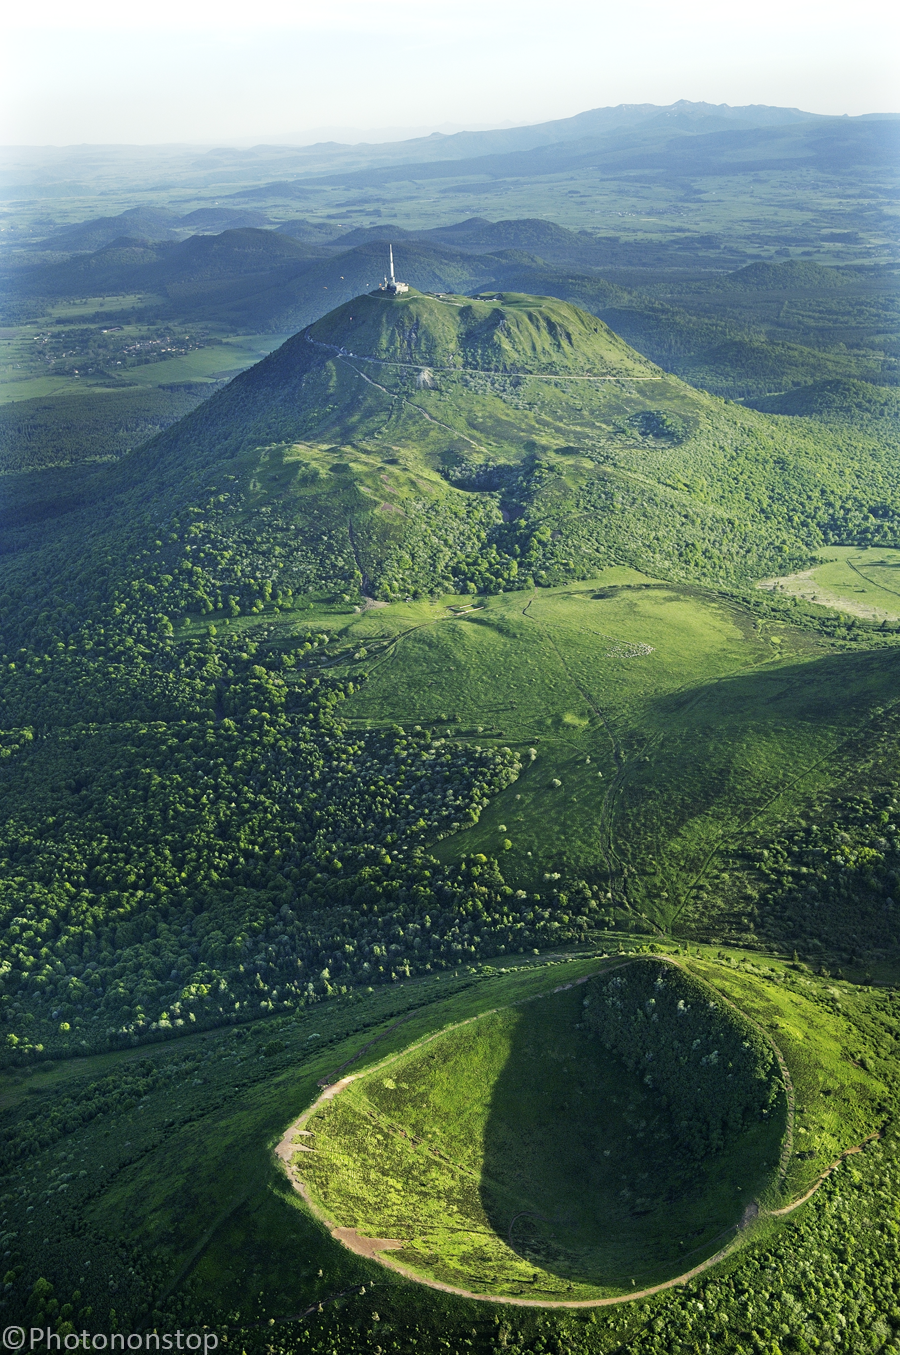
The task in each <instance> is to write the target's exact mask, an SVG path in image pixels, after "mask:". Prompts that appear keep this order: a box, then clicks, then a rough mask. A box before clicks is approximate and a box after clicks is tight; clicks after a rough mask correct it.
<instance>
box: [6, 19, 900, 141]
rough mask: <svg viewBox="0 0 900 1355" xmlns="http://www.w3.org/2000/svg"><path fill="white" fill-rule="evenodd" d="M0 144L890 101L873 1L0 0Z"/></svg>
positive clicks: (889, 58) (868, 108)
mask: <svg viewBox="0 0 900 1355" xmlns="http://www.w3.org/2000/svg"><path fill="white" fill-rule="evenodd" d="M4 3H5V15H6V17H5V19H4V28H5V30H6V31H5V41H4V44H3V49H4V56H3V59H2V60H3V66H2V68H0V80H2V85H3V94H2V96H0V97H2V100H3V103H2V105H0V140H2V141H3V142H5V143H7V144H8V143H10V142H13V143H28V144H56V145H61V144H68V145H71V144H73V143H76V142H85V141H88V142H144V143H146V142H171V141H195V142H198V141H199V142H233V141H236V140H240V141H243V142H246V141H254V140H265V139H267V138H275V137H277V138H279V139H285V138H289V137H297V138H298V139H302V137H303V134H304V133H305V132H307V131H308V129H310V128H320V127H323V126H349V127H357V128H362V129H365V128H385V127H426V126H437V125H440V124H444V123H452V124H455V125H465V126H471V125H481V126H485V125H487V126H496V125H500V124H506V125H509V124H519V123H528V122H540V121H543V120H545V119H548V118H557V117H568V116H570V115H571V114H573V113H578V112H581V111H583V110H584V109H588V108H597V107H601V106H603V105H608V104H617V103H644V102H647V103H658V104H666V103H671V102H673V101H674V100H675V99H679V98H684V99H701V100H707V101H709V102H711V103H730V104H745V103H767V104H786V105H789V106H797V107H801V108H805V109H808V110H810V111H812V112H817V113H851V114H853V113H866V112H886V111H897V110H900V88H898V86H900V61H898V56H897V53H898V50H900V41H898V39H900V31H898V30H900V22H898V19H897V18H896V17H894V16H895V15H896V14H897V13H900V7H898V6H896V4H890V3H888V0H877V2H876V0H855V3H853V4H852V5H851V4H847V3H846V0H817V2H816V3H812V0H753V3H752V4H750V3H748V0H743V3H741V0H737V2H735V0H679V2H678V3H675V0H617V3H615V4H613V3H610V0H591V2H590V3H586V2H585V0H542V2H541V3H535V2H534V0H450V2H449V3H445V4H443V5H429V4H423V3H422V0H415V3H414V2H413V0H385V2H384V3H375V0H320V3H315V4H312V3H309V0H255V2H254V3H252V4H248V3H247V0H215V3H213V2H212V0H152V2H151V3H144V4H134V3H132V4H128V3H123V2H122V0H40V3H34V0H31V3H27V0H18V3H17V4H16V5H15V9H16V11H17V12H16V13H13V4H12V3H11V0H4Z"/></svg>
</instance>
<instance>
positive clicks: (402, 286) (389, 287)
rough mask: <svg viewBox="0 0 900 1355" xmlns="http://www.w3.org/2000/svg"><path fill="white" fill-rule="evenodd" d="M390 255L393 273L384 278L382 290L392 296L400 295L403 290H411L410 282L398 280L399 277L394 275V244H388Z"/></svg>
mask: <svg viewBox="0 0 900 1355" xmlns="http://www.w3.org/2000/svg"><path fill="white" fill-rule="evenodd" d="M388 257H389V259H390V264H391V275H390V277H389V278H388V277H386V278H385V280H384V282H383V283H382V284H381V291H382V292H387V293H388V294H389V295H390V296H398V295H399V294H400V293H401V292H408V291H409V283H408V282H398V281H397V279H396V278H395V277H394V247H393V245H388Z"/></svg>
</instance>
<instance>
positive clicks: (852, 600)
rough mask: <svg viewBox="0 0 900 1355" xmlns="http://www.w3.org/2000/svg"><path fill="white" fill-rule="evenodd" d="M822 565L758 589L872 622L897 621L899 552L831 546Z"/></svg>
mask: <svg viewBox="0 0 900 1355" xmlns="http://www.w3.org/2000/svg"><path fill="white" fill-rule="evenodd" d="M820 558H821V563H820V564H817V565H814V566H813V568H812V569H807V570H804V571H803V572H802V573H800V574H787V575H785V577H784V578H782V579H765V580H762V581H761V582H760V583H759V584H758V585H757V586H758V587H759V588H765V589H768V590H770V591H777V592H780V593H787V594H790V595H791V596H793V597H799V598H804V599H806V600H807V601H809V602H815V603H819V604H821V605H822V606H823V607H831V608H833V609H835V610H836V611H840V612H848V613H849V614H850V615H851V616H864V617H867V618H870V619H872V620H875V621H882V622H886V621H890V622H895V621H900V551H898V550H891V549H890V548H883V549H879V548H878V547H869V548H868V549H867V550H866V549H861V548H860V547H858V546H832V547H830V549H828V550H826V551H822V552H821V557H820Z"/></svg>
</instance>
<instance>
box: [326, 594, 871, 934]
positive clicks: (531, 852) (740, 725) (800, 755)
mask: <svg viewBox="0 0 900 1355" xmlns="http://www.w3.org/2000/svg"><path fill="white" fill-rule="evenodd" d="M454 608H455V609H456V610H455V611H454V610H453V609H454ZM467 608H468V610H466V609H467ZM330 624H331V628H332V630H333V631H334V630H336V629H337V628H338V627H340V630H339V636H340V641H341V647H340V648H338V649H336V651H335V654H334V663H335V666H337V667H343V666H344V665H348V666H349V668H350V671H352V672H361V673H365V674H366V675H367V681H366V682H365V683H364V684H363V685H362V686H361V687H360V689H359V690H358V692H357V693H356V694H355V695H354V696H353V697H352V698H351V699H350V700H349V701H347V702H346V703H345V706H344V707H343V711H344V713H345V715H346V717H347V718H349V719H350V720H351V722H360V723H362V724H365V725H381V724H391V723H398V724H402V725H415V724H419V725H422V726H425V727H429V728H434V729H440V730H446V731H450V730H452V731H454V733H455V734H456V735H457V736H462V737H464V738H467V739H471V740H473V741H476V742H477V741H479V740H480V741H485V742H486V741H499V742H500V743H501V744H503V743H508V744H510V745H511V746H512V745H515V746H516V747H517V749H519V750H520V751H523V752H524V753H525V755H526V758H525V762H526V765H525V771H524V772H523V774H522V775H521V776H520V778H519V780H518V781H517V782H516V783H515V785H513V786H511V787H510V788H509V789H507V790H506V791H504V792H503V793H502V794H501V795H499V796H498V797H496V799H494V800H492V801H491V803H490V804H489V805H488V806H486V807H485V808H484V811H483V812H482V814H481V816H480V818H479V820H478V822H477V823H475V824H463V823H461V824H460V825H459V828H458V830H457V831H456V832H455V833H453V835H452V836H450V837H448V838H446V839H445V840H444V841H442V842H440V843H438V844H437V845H436V851H437V854H438V855H439V856H440V857H441V858H442V859H446V860H449V859H453V858H456V857H458V856H459V855H460V854H462V853H468V852H484V853H489V852H490V853H495V854H496V853H500V854H501V856H502V863H503V870H504V874H505V875H506V876H507V878H508V879H509V881H510V883H512V884H514V885H516V886H521V887H530V888H533V889H537V890H540V888H541V884H542V883H543V882H544V880H545V877H548V876H549V877H553V876H554V875H555V874H556V873H557V872H564V871H567V870H568V872H569V873H570V874H571V872H572V871H573V870H575V868H576V866H577V871H576V873H577V874H579V875H581V876H582V877H584V878H587V879H588V880H589V881H592V882H594V883H606V884H607V885H608V892H609V894H610V896H611V897H610V903H611V904H616V905H623V904H624V905H627V906H628V907H630V908H631V909H632V911H635V912H637V913H639V914H643V915H645V916H646V917H647V918H649V919H652V921H653V922H654V923H656V924H657V925H659V926H661V927H663V928H667V927H669V926H672V925H673V924H677V919H678V916H679V912H680V911H681V909H682V908H683V907H684V906H685V904H686V903H687V902H688V901H689V900H690V899H691V898H693V897H695V896H696V895H697V893H698V892H699V891H701V890H703V889H704V888H705V887H706V880H707V877H708V875H709V872H710V870H711V869H712V868H713V867H714V866H715V864H716V862H717V861H719V859H720V857H721V854H722V853H723V852H729V851H734V850H735V848H736V847H737V846H739V845H740V843H741V841H742V838H743V835H745V834H746V833H747V832H749V831H750V830H751V829H752V830H753V831H758V830H759V828H760V827H762V826H764V825H765V823H766V822H767V821H768V820H769V819H771V818H773V817H774V818H777V817H778V816H782V815H784V814H786V813H788V812H791V811H793V810H795V809H796V808H797V807H798V805H800V804H802V803H803V802H804V799H805V797H808V796H809V795H811V794H812V793H813V792H815V791H816V790H818V789H820V788H822V787H827V786H829V785H831V784H833V783H834V782H835V781H836V780H837V779H839V778H840V777H841V776H842V775H843V774H844V770H845V769H844V761H843V753H842V750H843V749H844V747H845V745H847V744H848V741H849V740H852V739H855V738H857V737H859V736H862V737H865V732H866V730H867V728H868V725H869V723H870V721H871V719H872V718H873V712H874V711H875V710H882V709H883V708H884V707H886V706H889V705H892V704H893V703H894V701H895V700H896V695H895V688H896V673H895V669H896V659H895V658H894V656H893V655H892V654H891V653H865V654H849V653H834V652H829V650H828V648H827V647H826V645H824V644H821V643H820V642H819V641H818V640H817V639H815V638H814V637H811V636H810V635H808V634H806V633H803V632H800V631H793V630H791V629H790V628H789V627H787V626H784V625H782V624H778V623H770V622H766V621H761V620H758V619H757V618H755V617H754V616H753V615H752V614H751V613H750V612H749V611H747V610H745V609H743V608H741V607H739V606H737V605H734V604H732V603H730V602H728V601H726V600H723V599H721V598H717V597H715V596H714V595H712V594H711V593H708V592H706V591H704V590H701V589H697V588H690V587H680V586H675V585H671V584H664V583H660V582H658V581H653V580H651V579H648V578H646V577H645V576H642V575H640V574H638V573H636V572H635V571H629V570H624V569H613V570H608V571H605V572H604V573H603V574H601V575H600V576H598V577H597V578H596V579H593V580H588V581H584V582H581V583H577V584H572V585H569V586H567V587H564V588H554V589H540V590H537V591H536V592H520V593H510V594H504V595H501V596H499V597H490V598H486V599H479V600H478V601H477V602H474V603H473V600H472V599H463V598H456V599H452V600H450V599H444V600H442V601H441V603H430V602H418V603H409V604H392V605H391V606H390V607H389V608H379V609H372V610H369V611H367V612H365V613H362V614H359V615H348V616H344V617H342V618H340V619H338V618H333V617H332V618H330ZM343 642H346V643H345V644H344V643H343ZM363 651H364V656H363V657H362V658H360V659H358V660H357V661H356V662H354V661H353V655H354V654H360V653H361V652H363ZM529 749H534V750H535V756H534V758H533V760H532V759H531V754H530V753H529V752H528V750H529Z"/></svg>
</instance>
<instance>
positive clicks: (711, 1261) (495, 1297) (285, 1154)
mask: <svg viewBox="0 0 900 1355" xmlns="http://www.w3.org/2000/svg"><path fill="white" fill-rule="evenodd" d="M653 958H654V959H657V960H659V961H660V962H661V963H664V964H670V965H673V966H674V967H675V968H677V969H681V970H684V971H685V972H686V973H689V974H690V973H691V971H690V970H689V969H687V967H686V966H684V965H682V964H680V963H679V962H678V961H677V960H674V959H672V958H671V957H670V956H667V955H658V956H654V957H653ZM633 963H634V961H633V960H622V961H619V962H618V963H616V964H613V965H605V966H603V968H601V969H598V970H596V971H595V972H594V973H592V974H585V975H584V976H583V977H581V978H579V979H574V980H573V981H572V982H571V983H563V984H560V985H559V986H558V987H557V988H554V989H552V990H551V991H552V993H561V992H565V991H567V990H568V989H570V988H575V987H577V986H579V985H581V984H583V983H587V982H588V981H589V980H590V979H592V978H597V977H598V976H599V975H601V974H610V973H612V972H613V971H614V970H616V969H623V968H625V967H626V966H627V965H629V964H633ZM700 979H701V982H703V983H705V984H707V986H708V987H710V988H712V989H713V991H714V992H715V993H716V994H717V995H718V996H719V998H720V999H721V1000H722V1001H723V1002H725V1003H727V1005H728V1006H730V1007H731V1008H732V1009H733V1010H735V1011H737V1012H738V1013H739V1014H740V1015H741V1016H742V1017H743V1018H744V1020H747V1021H749V1022H750V1024H751V1025H752V1026H753V1027H754V1028H755V1029H756V1030H758V1031H759V1032H760V1034H761V1035H762V1036H763V1038H764V1039H765V1040H766V1042H767V1043H768V1044H769V1045H770V1046H771V1048H772V1050H773V1051H774V1053H775V1056H776V1058H777V1060H778V1066H779V1069H780V1071H781V1075H782V1078H783V1079H784V1087H785V1094H786V1096H787V1101H788V1115H787V1124H786V1129H785V1140H784V1146H783V1148H782V1154H781V1160H780V1162H779V1167H778V1176H777V1180H778V1181H779V1182H780V1181H782V1180H783V1179H784V1174H785V1172H786V1170H787V1165H788V1162H789V1160H790V1156H791V1153H792V1144H793V1118H794V1087H793V1083H792V1081H791V1077H790V1073H789V1072H788V1068H787V1064H786V1063H785V1061H784V1056H783V1055H782V1053H781V1050H780V1049H779V1047H778V1045H777V1044H776V1042H775V1040H773V1038H772V1037H771V1035H769V1033H768V1031H766V1030H765V1029H764V1028H763V1027H762V1026H761V1025H759V1023H758V1022H757V1021H754V1020H753V1018H752V1017H750V1016H748V1015H747V1013H746V1012H744V1011H743V1010H742V1009H741V1008H740V1007H738V1006H737V1005H736V1003H734V1002H732V1001H731V999H730V998H728V997H726V996H725V994H724V993H722V991H721V990H720V989H719V988H717V987H716V985H715V984H714V983H711V982H710V981H709V980H708V979H707V978H706V977H705V976H700ZM546 996H548V994H547V993H535V994H532V996H531V997H527V998H520V999H519V1000H518V1001H517V1002H514V1003H510V1004H509V1005H510V1006H518V1005H520V1004H521V1003H524V1002H534V1001H537V1000H539V999H541V998H543V997H546ZM495 1010H497V1009H496V1008H490V1009H488V1010H487V1011H484V1012H480V1013H479V1014H478V1015H477V1016H472V1017H469V1018H468V1019H467V1020H465V1021H459V1022H455V1023H454V1024H452V1025H450V1026H445V1027H443V1028H442V1029H441V1030H439V1031H435V1032H433V1033H432V1034H431V1035H428V1036H426V1037H425V1038H424V1039H422V1040H419V1041H417V1042H415V1043H414V1044H412V1045H410V1046H409V1049H404V1050H400V1051H399V1052H398V1053H396V1054H393V1055H390V1056H389V1057H388V1058H387V1059H385V1060H384V1061H383V1062H382V1063H381V1064H376V1065H374V1066H373V1067H372V1068H368V1069H366V1071H365V1073H357V1074H351V1075H350V1076H349V1077H344V1078H341V1079H339V1080H338V1081H336V1082H327V1080H326V1079H323V1080H322V1082H320V1083H319V1085H320V1086H323V1083H324V1084H326V1085H324V1090H323V1091H322V1093H321V1095H320V1096H319V1097H317V1098H316V1100H315V1101H314V1102H313V1103H312V1105H311V1106H309V1107H307V1109H306V1110H305V1111H303V1113H302V1114H301V1115H300V1116H299V1117H298V1119H296V1120H295V1121H294V1123H293V1124H291V1125H290V1126H289V1128H288V1129H287V1130H286V1132H285V1133H284V1135H283V1136H282V1138H281V1140H280V1142H279V1143H278V1144H277V1146H276V1147H275V1155H276V1157H277V1158H278V1159H279V1161H280V1162H281V1164H282V1166H283V1168H284V1171H285V1173H286V1175H287V1177H288V1179H289V1180H290V1182H291V1184H292V1185H293V1186H294V1188H295V1190H297V1192H298V1193H299V1194H300V1195H301V1196H302V1198H303V1200H304V1202H305V1203H306V1205H307V1207H308V1208H309V1210H310V1212H311V1213H312V1214H313V1215H314V1217H315V1218H317V1219H318V1220H319V1222H321V1223H323V1224H325V1226H326V1227H327V1228H328V1230H329V1232H330V1233H331V1235H332V1237H334V1238H335V1239H336V1240H337V1241H339V1242H341V1243H342V1244H343V1245H344V1246H345V1247H347V1248H348V1249H349V1250H350V1251H353V1252H355V1253H356V1254H357V1255H358V1256H365V1257H367V1258H368V1259H369V1260H373V1261H377V1262H378V1263H379V1265H382V1266H385V1267H386V1268H387V1269H388V1270H393V1271H396V1272H397V1273H398V1274H400V1275H403V1276H405V1277H406V1278H407V1279H409V1280H413V1281H414V1282H415V1283H416V1284H423V1285H426V1286H427V1287H428V1288H429V1289H438V1290H440V1291H441V1292H442V1293H445V1294H456V1295H457V1296H458V1297H460V1298H466V1299H475V1300H477V1301H478V1302H480V1303H506V1304H511V1305H514V1306H516V1307H525V1308H608V1307H614V1306H615V1305H617V1304H620V1303H634V1302H635V1301H636V1300H638V1299H645V1298H650V1297H652V1295H654V1294H660V1293H662V1292H663V1291H664V1290H667V1289H674V1288H676V1287H677V1286H678V1285H682V1284H687V1283H688V1282H689V1281H690V1280H693V1279H695V1278H696V1276H698V1275H702V1274H703V1272H704V1271H707V1270H710V1269H711V1268H712V1267H713V1266H715V1265H718V1263H719V1262H720V1261H722V1260H724V1259H725V1257H726V1256H728V1255H729V1254H730V1253H731V1252H732V1251H733V1250H734V1249H735V1247H736V1246H737V1245H738V1243H739V1241H740V1238H741V1235H742V1233H744V1232H746V1231H747V1229H748V1228H749V1227H750V1226H751V1224H753V1223H754V1222H756V1221H757V1219H761V1218H762V1219H764V1218H782V1217H784V1216H785V1215H787V1214H791V1213H793V1212H794V1210H795V1209H799V1208H800V1206H801V1205H804V1204H806V1203H807V1201H808V1200H810V1199H811V1198H812V1197H813V1196H814V1195H815V1193H816V1191H818V1190H819V1188H820V1187H821V1186H822V1185H823V1184H824V1182H825V1181H827V1180H828V1178H829V1176H831V1174H832V1173H833V1172H834V1171H835V1170H836V1169H837V1168H838V1167H840V1166H841V1164H842V1163H843V1162H845V1161H846V1160H847V1158H849V1157H852V1156H853V1155H854V1154H855V1153H859V1152H861V1151H862V1150H863V1148H864V1147H865V1146H866V1144H867V1143H871V1142H872V1141H873V1140H875V1139H879V1138H881V1137H882V1135H883V1132H884V1131H883V1130H880V1129H879V1130H875V1131H874V1132H873V1133H871V1134H868V1135H867V1136H866V1138H864V1139H863V1140H862V1141H861V1142H860V1143H858V1144H854V1145H853V1146H852V1147H850V1148H846V1149H845V1150H844V1152H843V1153H841V1155H840V1157H838V1158H836V1159H835V1161H834V1162H832V1163H831V1164H830V1165H829V1166H828V1167H826V1168H825V1170H824V1171H823V1172H822V1174H821V1175H820V1176H819V1177H818V1178H817V1180H816V1181H815V1182H814V1183H813V1185H812V1186H811V1187H810V1189H809V1190H807V1191H806V1193H805V1194H803V1195H801V1196H800V1197H799V1199H796V1200H793V1201H791V1203H790V1204H787V1205H783V1206H782V1207H781V1208H779V1209H767V1210H764V1211H762V1210H758V1209H757V1210H756V1211H754V1210H753V1207H752V1205H751V1206H748V1207H747V1209H745V1211H744V1215H743V1217H742V1218H741V1220H740V1222H739V1223H738V1224H736V1225H734V1236H733V1237H732V1238H731V1239H730V1240H729V1241H728V1242H727V1243H726V1244H725V1246H724V1247H721V1248H720V1249H719V1250H718V1251H717V1252H715V1253H714V1255H712V1256H709V1257H707V1258H706V1260H705V1261H701V1262H699V1263H698V1264H697V1265H696V1266H693V1267H692V1268H691V1269H690V1270H686V1271H684V1272H683V1274H681V1275H676V1276H674V1278H672V1279H670V1280H663V1281H662V1282H661V1283H660V1284H655V1285H651V1286H649V1287H648V1288H646V1289H638V1290H635V1291H634V1292H633V1293H631V1294H616V1295H613V1296H611V1297H609V1298H601V1299H547V1300H544V1299H529V1298H516V1297H512V1296H507V1295H502V1294H476V1293H474V1292H473V1291H471V1290H468V1289H462V1288H460V1287H458V1286H456V1285H451V1284H445V1283H443V1282H442V1281H440V1280H432V1279H429V1278H428V1277H427V1276H423V1275H420V1274H418V1273H417V1272H416V1271H414V1270H412V1269H410V1268H409V1267H408V1266H404V1265H402V1264H401V1263H400V1262H399V1261H393V1260H391V1259H390V1257H389V1256H388V1255H386V1253H387V1252H388V1251H396V1250H397V1249H398V1248H401V1247H403V1246H404V1245H405V1243H404V1242H403V1241H402V1240H400V1239H397V1238H372V1237H362V1236H361V1235H360V1234H359V1233H358V1232H357V1231H356V1229H355V1228H342V1227H339V1226H338V1225H336V1224H335V1223H333V1222H332V1220H330V1219H329V1218H328V1217H327V1216H326V1215H325V1213H324V1211H322V1210H320V1209H319V1207H318V1206H317V1205H316V1204H314V1203H313V1201H312V1199H311V1198H310V1196H309V1193H308V1191H307V1189H306V1185H305V1183H304V1182H303V1181H302V1179H301V1178H300V1176H299V1175H298V1173H297V1171H296V1168H295V1166H294V1161H293V1159H294V1158H296V1157H297V1156H298V1155H299V1153H301V1152H304V1151H305V1152H311V1151H314V1150H313V1149H311V1148H309V1147H308V1146H307V1145H304V1144H299V1143H297V1142H296V1139H297V1138H299V1137H302V1136H305V1135H306V1134H308V1133H309V1132H310V1131H309V1130H307V1129H305V1127H304V1126H305V1125H306V1123H307V1121H308V1120H309V1118H310V1117H311V1116H312V1115H313V1113H314V1112H315V1111H316V1110H317V1109H318V1107H319V1106H320V1105H321V1104H322V1103H323V1102H325V1101H330V1100H331V1099H332V1098H333V1097H335V1096H337V1095H338V1094H339V1093H340V1092H341V1091H343V1090H344V1088H345V1087H348V1086H349V1085H350V1083H351V1082H353V1081H354V1080H355V1079H356V1077H362V1076H365V1075H367V1074H369V1073H372V1072H374V1071H375V1069H376V1068H378V1069H380V1068H383V1067H387V1066H389V1065H390V1064H391V1063H393V1062H394V1061H395V1060H396V1059H399V1058H402V1057H403V1056H405V1055H406V1054H408V1053H409V1052H411V1051H412V1050H414V1049H418V1048H421V1047H422V1046H424V1045H426V1044H429V1043H430V1042H431V1041H432V1040H436V1039H438V1038H439V1037H440V1036H442V1035H444V1034H447V1033H448V1032H449V1031H452V1030H458V1029H459V1028H460V1027H462V1026H466V1025H470V1024H471V1023H472V1022H473V1021H478V1020H480V1018H481V1017H482V1016H487V1015H490V1014H491V1012H493V1011H495ZM405 1019H406V1020H408V1019H409V1017H407V1018H405ZM399 1024H402V1022H398V1023H396V1024H395V1025H394V1026H391V1027H390V1030H395V1029H396V1028H397V1025H399ZM384 1033H385V1034H388V1033H389V1031H385V1032H384ZM379 1038H381V1037H380V1036H376V1040H377V1039H379ZM374 1043H375V1040H370V1041H369V1042H368V1043H367V1044H366V1045H363V1046H362V1048H361V1049H360V1050H358V1051H357V1052H356V1054H354V1055H353V1056H352V1057H351V1058H350V1059H347V1060H345V1062H344V1063H342V1064H341V1065H340V1067H339V1068H337V1069H335V1072H340V1071H341V1070H342V1069H344V1068H346V1067H347V1066H348V1064H350V1063H352V1062H353V1061H354V1060H355V1059H356V1058H359V1057H360V1055H361V1054H362V1053H363V1052H365V1050H367V1049H369V1048H370V1047H371V1045H372V1044H374ZM729 1231H730V1230H729Z"/></svg>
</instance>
